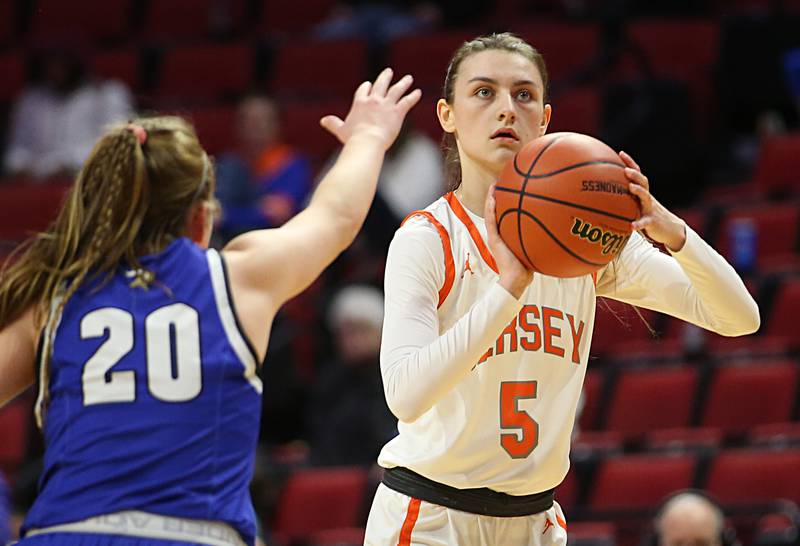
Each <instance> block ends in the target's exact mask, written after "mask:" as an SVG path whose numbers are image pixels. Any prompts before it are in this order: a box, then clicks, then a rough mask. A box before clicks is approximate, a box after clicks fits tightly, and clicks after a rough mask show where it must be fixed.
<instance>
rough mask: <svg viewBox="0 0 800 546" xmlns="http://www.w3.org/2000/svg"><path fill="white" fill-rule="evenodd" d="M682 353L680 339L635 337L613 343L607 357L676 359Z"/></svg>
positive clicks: (617, 358)
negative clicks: (630, 339)
mask: <svg viewBox="0 0 800 546" xmlns="http://www.w3.org/2000/svg"><path fill="white" fill-rule="evenodd" d="M683 353H684V345H683V342H682V340H680V339H662V338H658V339H635V340H633V341H626V342H624V343H617V344H615V345H614V346H613V347H612V348H611V349H610V350H609V352H608V357H609V358H612V359H614V360H624V361H628V362H637V361H653V360H659V361H663V360H668V361H676V360H679V359H680V358H681V357H682V356H683Z"/></svg>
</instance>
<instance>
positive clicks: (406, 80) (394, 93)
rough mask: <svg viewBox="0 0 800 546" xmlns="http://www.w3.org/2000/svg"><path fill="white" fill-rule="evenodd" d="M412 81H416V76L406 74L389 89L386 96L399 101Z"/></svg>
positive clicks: (393, 100)
mask: <svg viewBox="0 0 800 546" xmlns="http://www.w3.org/2000/svg"><path fill="white" fill-rule="evenodd" d="M412 83H414V78H412V77H411V75H410V74H406V75H405V76H403V77H402V78H400V79H399V80H397V81H396V82H395V83H394V85H392V86H391V87H390V88H389V90H388V91H387V92H386V98H387V99H389V100H391V101H392V102H397V101H399V100H400V97H402V96H403V95H405V93H406V91H408V89H409V88H410V87H411V84H412Z"/></svg>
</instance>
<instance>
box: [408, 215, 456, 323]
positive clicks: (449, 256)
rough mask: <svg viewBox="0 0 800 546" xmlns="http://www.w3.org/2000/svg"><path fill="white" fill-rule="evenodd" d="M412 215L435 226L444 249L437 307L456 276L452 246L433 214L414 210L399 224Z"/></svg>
mask: <svg viewBox="0 0 800 546" xmlns="http://www.w3.org/2000/svg"><path fill="white" fill-rule="evenodd" d="M412 216H424V217H425V218H426V219H427V220H428V221H429V222H430V223H431V224H433V227H435V228H436V231H438V232H439V238H440V239H441V240H442V250H444V284H443V285H442V287H441V288H440V289H439V303H438V304H437V306H436V307H437V308H439V307H441V306H442V304H443V303H444V300H446V299H447V295H448V294H449V293H450V289H451V288H453V282H454V281H455V278H456V265H455V261H454V260H453V247H452V246H451V245H450V235H449V234H448V233H447V230H446V229H445V227H444V226H443V225H442V224H441V223H440V222H439V220H437V219H436V218H434V217H433V214H431V213H430V212H427V211H424V210H416V211H414V212H412V213H411V214H409V215H408V216H406V217H405V220H403V222H402V223H401V224H400V225H401V226H402V225H403V224H405V223H406V221H407V220H408V219H409V218H411V217H412Z"/></svg>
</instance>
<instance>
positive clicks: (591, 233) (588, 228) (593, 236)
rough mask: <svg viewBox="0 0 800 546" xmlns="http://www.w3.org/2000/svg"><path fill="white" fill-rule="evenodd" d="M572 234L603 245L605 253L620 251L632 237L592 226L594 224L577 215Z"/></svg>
mask: <svg viewBox="0 0 800 546" xmlns="http://www.w3.org/2000/svg"><path fill="white" fill-rule="evenodd" d="M572 234H573V235H575V236H577V237H580V238H581V239H586V240H587V241H589V242H590V243H596V244H599V245H602V247H603V254H616V253H618V252H619V251H620V250H622V247H624V246H625V243H626V242H627V240H628V238H629V237H630V235H621V234H619V233H614V232H613V231H608V230H605V229H600V228H599V227H597V226H592V224H590V223H589V222H586V221H584V220H581V219H580V218H578V217H577V216H576V217H575V223H574V224H572Z"/></svg>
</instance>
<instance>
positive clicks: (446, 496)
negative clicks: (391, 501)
mask: <svg viewBox="0 0 800 546" xmlns="http://www.w3.org/2000/svg"><path fill="white" fill-rule="evenodd" d="M383 483H384V485H386V487H388V488H390V489H394V490H395V491H397V492H399V493H403V494H404V495H408V496H409V497H413V498H415V499H420V500H424V501H427V502H430V503H433V504H438V505H440V506H445V507H447V508H452V509H454V510H461V511H462V512H470V513H472V514H480V515H483V516H494V517H501V518H508V517H518V516H530V515H532V514H538V513H539V512H544V511H545V510H549V509H550V507H551V506H553V493H554V491H555V490H554V489H550V490H549V491H544V492H542V493H536V494H534V495H508V494H506V493H499V492H497V491H493V490H491V489H488V488H486V487H481V488H477V489H456V488H455V487H450V486H449V485H444V484H441V483H438V482H435V481H433V480H429V479H428V478H426V477H424V476H420V475H419V474H417V473H416V472H413V471H411V470H409V469H407V468H404V467H401V466H398V467H395V468H387V469H385V471H384V473H383Z"/></svg>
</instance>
